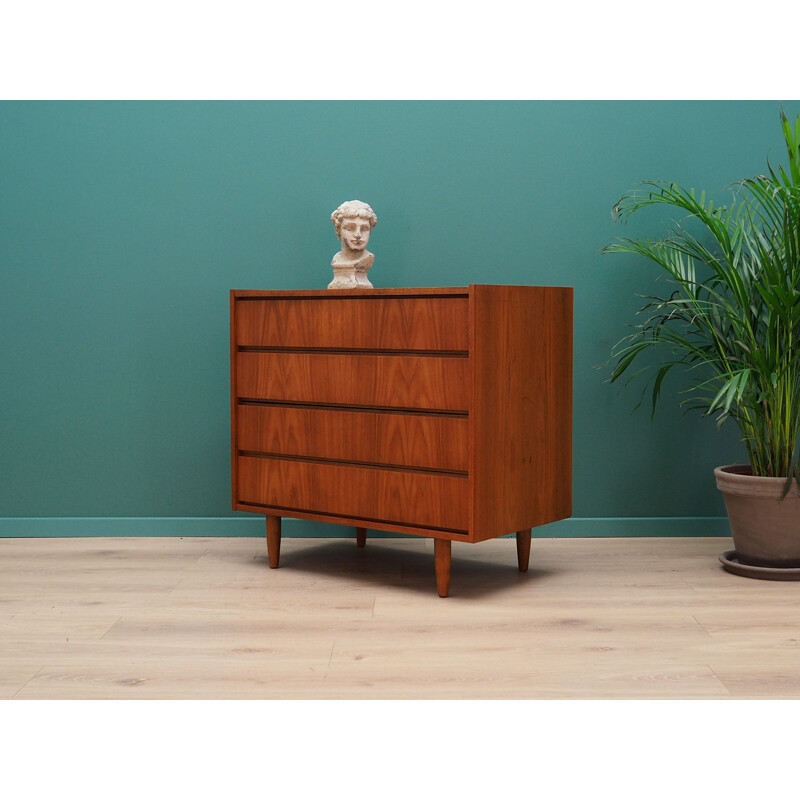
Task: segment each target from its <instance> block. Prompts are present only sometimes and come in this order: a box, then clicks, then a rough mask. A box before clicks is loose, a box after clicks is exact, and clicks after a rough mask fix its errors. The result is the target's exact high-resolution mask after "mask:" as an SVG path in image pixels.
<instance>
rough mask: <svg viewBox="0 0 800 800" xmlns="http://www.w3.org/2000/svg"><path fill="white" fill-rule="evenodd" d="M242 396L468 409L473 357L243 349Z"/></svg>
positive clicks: (240, 362) (239, 359)
mask: <svg viewBox="0 0 800 800" xmlns="http://www.w3.org/2000/svg"><path fill="white" fill-rule="evenodd" d="M236 360H237V394H238V396H239V398H247V399H259V400H280V401H292V402H304V403H317V404H341V405H355V406H377V407H379V408H408V409H429V410H439V411H466V410H467V408H468V391H467V387H468V385H469V365H470V362H469V359H466V358H436V357H427V356H390V355H352V354H328V353H282V352H269V353H247V352H245V353H242V352H240V353H238V354H237V356H236Z"/></svg>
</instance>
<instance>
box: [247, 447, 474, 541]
mask: <svg viewBox="0 0 800 800" xmlns="http://www.w3.org/2000/svg"><path fill="white" fill-rule="evenodd" d="M238 468H239V475H238V478H239V481H238V486H239V501H240V502H242V503H254V504H257V505H266V506H273V507H277V508H282V509H295V510H298V511H314V512H317V513H320V514H338V515H340V516H345V517H358V518H361V519H364V520H367V521H368V520H375V521H384V522H399V523H402V524H406V525H420V526H422V527H432V528H446V529H448V530H458V531H466V530H467V528H468V503H467V499H468V494H469V480H468V479H467V478H462V477H456V476H451V475H433V474H426V473H420V472H407V471H405V470H399V469H393V470H390V469H378V468H377V467H351V466H343V465H338V464H337V465H334V464H319V463H313V462H309V461H293V460H288V459H277V458H258V457H249V456H240V457H239V459H238Z"/></svg>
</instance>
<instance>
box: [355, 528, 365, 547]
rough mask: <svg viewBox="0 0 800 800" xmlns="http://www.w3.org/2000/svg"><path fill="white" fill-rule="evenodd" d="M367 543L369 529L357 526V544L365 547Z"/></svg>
mask: <svg viewBox="0 0 800 800" xmlns="http://www.w3.org/2000/svg"><path fill="white" fill-rule="evenodd" d="M366 543H367V529H366V528H356V545H357V546H358V547H364V546H365V545H366Z"/></svg>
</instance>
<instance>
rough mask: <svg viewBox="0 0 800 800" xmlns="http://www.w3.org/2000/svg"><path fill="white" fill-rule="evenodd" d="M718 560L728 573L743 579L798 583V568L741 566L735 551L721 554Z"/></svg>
mask: <svg viewBox="0 0 800 800" xmlns="http://www.w3.org/2000/svg"><path fill="white" fill-rule="evenodd" d="M719 560H720V561H721V562H722V566H723V567H725V569H726V570H728V572H732V573H733V574H734V575H741V576H742V577H744V578H760V579H761V580H764V581H800V567H791V568H781V567H751V566H750V565H749V564H741V563H740V562H739V557H738V555H737V553H736V551H735V550H728V551H727V552H725V553H723V554H722V555H721V556H720V557H719Z"/></svg>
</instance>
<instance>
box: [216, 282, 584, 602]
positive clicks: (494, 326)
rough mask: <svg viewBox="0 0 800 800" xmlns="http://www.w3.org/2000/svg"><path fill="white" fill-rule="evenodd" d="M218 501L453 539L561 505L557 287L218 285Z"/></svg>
mask: <svg viewBox="0 0 800 800" xmlns="http://www.w3.org/2000/svg"><path fill="white" fill-rule="evenodd" d="M230 300H231V431H232V456H231V458H232V484H233V508H234V509H236V510H239V511H252V512H255V513H259V514H264V515H265V516H266V520H267V549H268V555H269V562H270V566H272V567H277V566H278V561H279V554H280V529H281V526H280V520H281V517H295V518H301V519H312V520H321V521H324V522H332V523H338V524H342V525H349V526H353V527H355V529H356V539H357V542H358V544H359V546H364V543H365V539H366V531H367V530H368V529H371V530H386V531H397V532H401V533H408V534H416V535H419V536H429V537H433V538H434V563H435V573H436V579H437V587H438V591H439V594H440V595H441V596H446V595H447V594H448V592H449V582H450V552H451V543H452V542H453V541H463V542H479V541H482V540H485V539H491V538H494V537H497V536H503V535H505V534H508V533H516V539H517V556H518V565H519V568H520V569H521V570H523V571H524V570H525V569H527V566H528V558H529V551H530V538H531V528H532V527H535V526H538V525H543V524H545V523H548V522H553V521H555V520H558V519H563V518H565V517H568V516H570V514H571V484H572V477H571V453H572V433H571V431H572V425H571V421H572V289H570V288H560V287H538V286H494V285H471V286H469V287H462V288H427V289H355V290H335V291H334V290H321V291H294V292H293V291H236V290H234V291H232V292H231V293H230Z"/></svg>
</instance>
